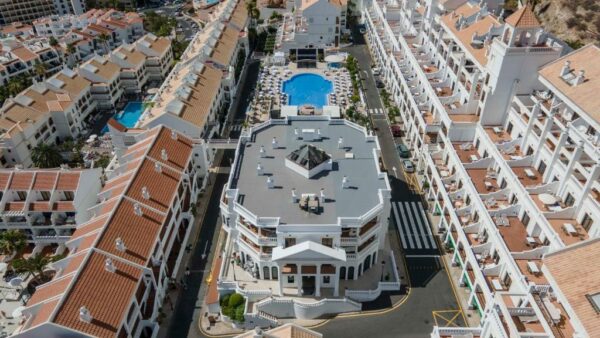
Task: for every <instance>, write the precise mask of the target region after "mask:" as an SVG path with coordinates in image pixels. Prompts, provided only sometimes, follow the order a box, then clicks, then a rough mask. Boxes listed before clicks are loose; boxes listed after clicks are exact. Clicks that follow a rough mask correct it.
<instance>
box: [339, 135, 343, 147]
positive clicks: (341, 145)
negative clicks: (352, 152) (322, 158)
mask: <svg viewBox="0 0 600 338" xmlns="http://www.w3.org/2000/svg"><path fill="white" fill-rule="evenodd" d="M342 148H344V138H343V137H340V138H339V139H338V149H342Z"/></svg>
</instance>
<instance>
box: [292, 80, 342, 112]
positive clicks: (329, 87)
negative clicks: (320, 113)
mask: <svg viewBox="0 0 600 338" xmlns="http://www.w3.org/2000/svg"><path fill="white" fill-rule="evenodd" d="M332 91H333V84H332V83H331V81H329V80H327V79H326V78H324V77H322V76H320V75H317V74H309V73H305V74H298V75H294V76H292V78H290V79H289V80H287V81H285V82H284V83H283V92H284V93H286V94H288V98H289V100H288V102H289V105H292V106H302V105H305V104H309V105H312V106H315V107H317V108H321V107H323V106H324V105H326V104H327V94H329V93H331V92H332Z"/></svg>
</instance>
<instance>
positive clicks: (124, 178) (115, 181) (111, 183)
mask: <svg viewBox="0 0 600 338" xmlns="http://www.w3.org/2000/svg"><path fill="white" fill-rule="evenodd" d="M133 174H134V173H133V172H127V173H124V174H121V175H120V176H117V177H115V178H112V179H110V180H108V181H106V184H104V188H102V192H104V191H108V190H110V189H112V188H114V187H116V186H118V185H120V184H123V183H127V182H129V181H130V180H131V177H132V176H133Z"/></svg>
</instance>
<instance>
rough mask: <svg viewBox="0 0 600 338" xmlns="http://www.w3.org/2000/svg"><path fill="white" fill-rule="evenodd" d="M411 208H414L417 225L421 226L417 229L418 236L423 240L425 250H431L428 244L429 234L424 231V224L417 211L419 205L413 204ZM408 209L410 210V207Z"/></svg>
mask: <svg viewBox="0 0 600 338" xmlns="http://www.w3.org/2000/svg"><path fill="white" fill-rule="evenodd" d="M411 206H412V210H413V212H414V213H415V218H416V219H417V223H418V224H419V226H418V227H417V231H418V234H417V236H419V238H420V239H422V240H423V245H425V249H429V243H428V242H427V234H426V231H425V229H423V222H422V220H421V215H420V214H419V212H418V210H417V203H415V202H411ZM407 208H409V207H407ZM425 226H427V224H425Z"/></svg>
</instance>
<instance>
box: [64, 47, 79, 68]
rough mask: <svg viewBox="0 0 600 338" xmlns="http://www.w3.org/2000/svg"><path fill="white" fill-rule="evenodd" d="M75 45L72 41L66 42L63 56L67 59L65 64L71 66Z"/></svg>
mask: <svg viewBox="0 0 600 338" xmlns="http://www.w3.org/2000/svg"><path fill="white" fill-rule="evenodd" d="M76 51H77V50H76V49H75V45H74V44H73V43H68V44H67V48H65V58H66V59H67V65H68V66H69V67H72V66H73V65H74V64H75V62H74V61H73V56H75V53H76Z"/></svg>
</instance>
